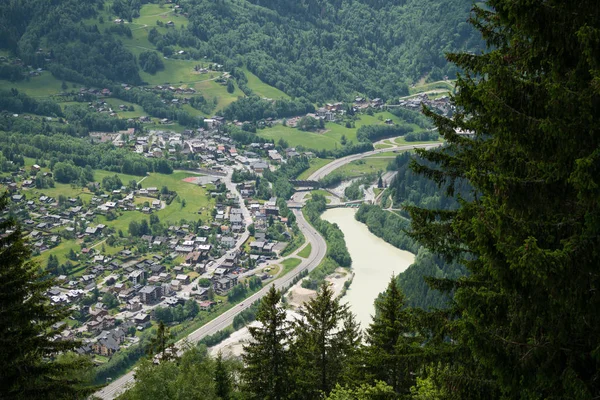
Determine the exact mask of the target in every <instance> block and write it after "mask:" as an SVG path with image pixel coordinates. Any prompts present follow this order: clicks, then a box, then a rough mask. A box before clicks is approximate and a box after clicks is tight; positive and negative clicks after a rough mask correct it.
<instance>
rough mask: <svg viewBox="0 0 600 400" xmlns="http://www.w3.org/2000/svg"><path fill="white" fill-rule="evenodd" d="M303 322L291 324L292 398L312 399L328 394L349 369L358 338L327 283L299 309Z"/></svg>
mask: <svg viewBox="0 0 600 400" xmlns="http://www.w3.org/2000/svg"><path fill="white" fill-rule="evenodd" d="M299 313H300V314H301V315H302V317H303V319H299V320H297V321H296V323H295V327H294V332H295V341H294V343H293V344H292V346H291V352H292V356H293V357H294V369H293V378H294V384H295V386H296V392H295V393H294V398H299V399H316V398H319V397H322V396H323V395H325V396H326V395H327V394H329V392H330V391H331V390H332V389H333V387H334V386H335V385H336V383H337V382H338V381H339V379H340V378H341V377H343V376H344V375H346V374H345V370H347V369H348V368H351V367H352V366H351V365H349V364H348V363H349V362H350V360H352V359H353V355H354V353H355V349H356V346H358V343H359V342H360V334H359V332H358V327H357V324H356V323H355V322H354V321H353V320H354V316H353V314H352V313H351V312H350V311H349V310H348V305H345V304H341V303H340V299H339V298H335V297H334V293H333V291H332V289H331V288H330V287H329V284H328V283H327V282H324V283H323V285H322V286H321V287H320V289H319V292H318V294H317V296H316V297H314V298H313V299H311V300H310V301H308V302H307V303H305V304H304V305H303V307H302V308H301V309H300V311H299Z"/></svg>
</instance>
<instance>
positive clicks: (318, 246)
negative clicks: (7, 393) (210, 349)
mask: <svg viewBox="0 0 600 400" xmlns="http://www.w3.org/2000/svg"><path fill="white" fill-rule="evenodd" d="M294 214H295V215H296V222H297V223H298V227H299V228H300V230H301V231H302V233H303V234H304V236H305V237H306V240H307V241H308V242H309V243H310V244H311V246H312V251H311V253H310V256H308V258H306V259H302V262H301V263H300V264H299V265H298V266H297V267H296V268H294V269H293V270H292V271H291V272H290V273H288V274H287V275H285V276H283V277H281V278H278V279H276V280H275V281H273V283H272V284H273V285H275V288H277V289H282V288H287V287H289V286H290V285H291V284H292V282H293V280H294V279H295V278H296V277H297V276H298V275H300V273H302V271H304V270H308V271H312V270H313V269H314V268H316V267H317V265H319V264H320V263H321V260H322V259H323V258H324V257H325V253H326V251H327V245H326V243H325V240H324V239H323V238H322V237H321V235H319V234H318V233H317V231H315V229H314V228H313V227H312V226H311V225H310V224H309V223H308V222H307V221H306V220H305V219H304V216H303V215H302V212H301V211H299V210H294ZM270 286H271V284H270V285H268V286H266V287H264V288H263V289H261V290H260V291H259V292H257V293H255V294H253V295H252V296H250V297H248V298H247V299H246V300H244V301H243V303H241V304H240V305H237V306H234V307H233V308H231V309H229V310H228V311H226V312H224V313H223V314H221V315H219V316H218V317H217V318H215V319H214V320H212V321H210V322H209V323H207V324H205V325H204V326H202V327H200V328H199V329H197V330H196V331H194V332H192V333H191V334H190V335H188V337H187V338H185V339H184V340H181V341H179V342H178V343H177V345H178V346H179V345H182V344H183V342H184V341H187V342H189V343H192V344H193V343H197V342H198V341H199V340H200V339H202V338H203V337H205V336H207V335H212V334H214V333H216V332H217V331H219V330H221V329H224V328H226V327H227V326H229V325H231V324H232V323H233V318H234V317H235V316H236V315H237V314H239V313H240V312H242V311H243V310H245V309H247V308H249V307H250V306H251V305H252V303H254V302H255V301H257V300H259V299H261V298H262V297H263V296H264V295H265V294H266V293H267V291H268V289H269V287H270ZM134 372H135V371H131V372H129V373H127V374H125V375H123V376H122V377H120V378H118V379H116V380H114V381H113V382H111V383H110V384H109V385H107V386H106V387H104V388H103V389H101V390H99V391H98V392H96V393H95V395H96V396H98V397H99V398H101V399H106V400H108V399H114V398H115V397H117V396H118V395H119V394H121V393H122V392H123V391H124V390H125V389H126V388H127V386H128V385H129V384H131V383H133V381H134V379H135V374H134Z"/></svg>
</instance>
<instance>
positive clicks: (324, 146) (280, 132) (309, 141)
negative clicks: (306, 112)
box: [258, 125, 341, 150]
mask: <svg viewBox="0 0 600 400" xmlns="http://www.w3.org/2000/svg"><path fill="white" fill-rule="evenodd" d="M258 136H260V137H262V138H265V139H273V140H274V141H275V142H277V141H278V140H279V139H284V140H285V141H286V142H288V144H289V145H290V146H292V147H296V146H303V147H305V148H307V149H317V150H333V149H335V148H336V147H337V146H340V147H341V144H340V143H339V142H338V141H337V140H335V139H333V138H330V137H328V136H326V135H325V134H320V133H314V132H304V131H301V130H299V129H296V128H290V127H289V126H283V125H275V126H273V127H272V128H266V129H262V130H259V131H258Z"/></svg>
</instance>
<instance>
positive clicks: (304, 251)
mask: <svg viewBox="0 0 600 400" xmlns="http://www.w3.org/2000/svg"><path fill="white" fill-rule="evenodd" d="M311 251H312V245H311V244H310V243H309V244H307V245H306V246H305V247H304V248H303V249H302V250H300V251H299V252H298V257H302V258H308V256H310V252H311Z"/></svg>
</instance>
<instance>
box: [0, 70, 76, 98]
mask: <svg viewBox="0 0 600 400" xmlns="http://www.w3.org/2000/svg"><path fill="white" fill-rule="evenodd" d="M61 85H62V81H59V80H58V79H56V78H55V77H54V76H52V74H51V73H50V72H49V71H43V72H42V73H41V75H40V76H34V77H31V78H30V79H29V81H27V80H23V81H20V82H10V81H7V80H3V79H0V88H2V89H11V88H15V89H17V90H20V91H22V92H25V93H27V94H28V95H29V96H32V97H50V96H52V95H55V94H57V93H60V92H62V89H61ZM67 85H68V90H71V89H72V84H71V83H70V82H67ZM76 85H77V87H80V85H79V84H76Z"/></svg>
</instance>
